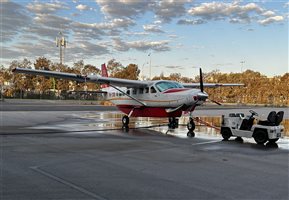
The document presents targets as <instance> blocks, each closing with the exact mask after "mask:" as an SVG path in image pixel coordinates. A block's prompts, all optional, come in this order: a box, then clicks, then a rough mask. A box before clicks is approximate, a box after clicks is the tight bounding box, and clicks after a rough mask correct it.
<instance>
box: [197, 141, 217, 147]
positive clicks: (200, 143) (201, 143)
mask: <svg viewBox="0 0 289 200" xmlns="http://www.w3.org/2000/svg"><path fill="white" fill-rule="evenodd" d="M218 142H220V141H215V140H214V141H209V142H199V143H195V144H192V146H197V145H203V144H212V143H218Z"/></svg>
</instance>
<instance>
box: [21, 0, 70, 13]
mask: <svg viewBox="0 0 289 200" xmlns="http://www.w3.org/2000/svg"><path fill="white" fill-rule="evenodd" d="M27 9H28V10H29V11H31V12H33V13H36V14H49V13H55V12H57V11H59V10H63V9H65V10H68V9H69V7H67V6H66V5H65V4H64V3H63V2H58V1H57V2H55V3H39V2H34V3H29V4H28V5H27Z"/></svg>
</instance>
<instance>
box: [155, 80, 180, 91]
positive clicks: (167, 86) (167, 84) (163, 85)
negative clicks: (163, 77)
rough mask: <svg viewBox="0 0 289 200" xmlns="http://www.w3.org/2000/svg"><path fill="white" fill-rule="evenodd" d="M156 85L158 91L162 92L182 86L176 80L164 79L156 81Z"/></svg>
mask: <svg viewBox="0 0 289 200" xmlns="http://www.w3.org/2000/svg"><path fill="white" fill-rule="evenodd" d="M156 87H157V89H158V90H159V91H160V92H163V91H166V90H168V89H172V88H183V86H182V85H181V84H179V83H177V82H166V81H162V82H158V83H156Z"/></svg>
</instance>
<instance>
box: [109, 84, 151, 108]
mask: <svg viewBox="0 0 289 200" xmlns="http://www.w3.org/2000/svg"><path fill="white" fill-rule="evenodd" d="M110 86H111V87H113V88H114V89H116V90H118V91H119V92H121V93H122V94H124V95H126V96H128V97H129V98H131V99H133V100H135V101H136V102H138V103H140V104H141V105H143V106H147V105H146V103H144V102H142V101H140V100H138V99H137V98H134V97H133V96H130V95H128V94H127V93H125V92H124V91H122V90H121V89H119V88H117V87H116V86H114V85H110Z"/></svg>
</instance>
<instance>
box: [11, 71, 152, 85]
mask: <svg viewBox="0 0 289 200" xmlns="http://www.w3.org/2000/svg"><path fill="white" fill-rule="evenodd" d="M12 72H14V73H23V74H32V75H40V76H46V77H54V78H60V79H69V80H73V81H78V82H93V83H100V84H109V85H114V86H122V87H131V88H138V87H146V86H148V85H149V82H148V81H138V80H128V79H120V78H110V77H100V76H94V75H93V76H83V75H78V74H72V73H64V72H57V71H47V70H35V69H26V68H18V67H17V68H14V69H13V70H12Z"/></svg>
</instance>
